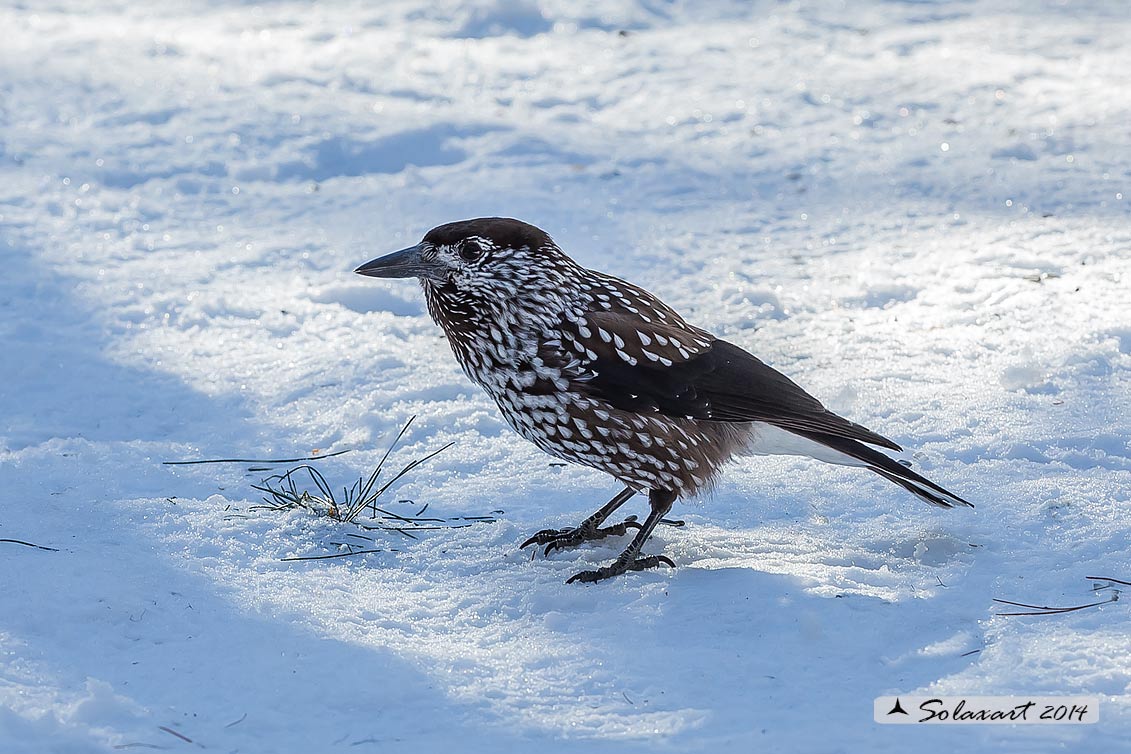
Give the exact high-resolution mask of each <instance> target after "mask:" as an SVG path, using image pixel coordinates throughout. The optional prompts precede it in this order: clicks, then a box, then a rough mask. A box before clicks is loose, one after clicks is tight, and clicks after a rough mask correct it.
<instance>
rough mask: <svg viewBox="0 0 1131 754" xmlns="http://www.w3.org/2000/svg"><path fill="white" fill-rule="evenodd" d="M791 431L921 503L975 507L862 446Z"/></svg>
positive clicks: (838, 439) (820, 434)
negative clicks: (852, 460) (857, 464)
mask: <svg viewBox="0 0 1131 754" xmlns="http://www.w3.org/2000/svg"><path fill="white" fill-rule="evenodd" d="M790 431H791V432H794V433H795V434H798V435H801V436H802V437H805V438H808V439H810V440H812V441H813V442H819V443H821V444H822V445H826V446H828V447H830V448H832V449H833V450H837V451H840V452H841V453H844V454H845V455H848V456H851V457H853V458H855V459H857V460H860V461H862V462H864V463H865V464H866V465H867V467H868V468H869V469H871V470H872V471H874V472H876V473H877V474H879V475H880V476H882V477H883V478H884V479H887V480H888V481H889V482H894V483H895V484H898V485H899V486H900V487H902V488H903V489H905V490H907V491H908V492H910V493H911V494H912V495H915V496H916V497H917V498H919V499H920V500H923V501H925V502H928V503H930V504H931V505H937V506H939V507H940V508H953V507H955V506H957V505H965V506H967V507H970V508H973V507H974V504H973V503H971V502H970V501H968V500H963V499H962V498H960V497H959V496H958V495H955V494H954V493H953V492H949V491H947V490H945V489H943V488H942V487H940V486H939V485H937V484H935V483H934V482H932V481H931V480H930V479H927V478H926V477H924V476H922V475H921V474H916V473H915V472H914V471H912V470H911V469H909V468H907V467H906V466H903V465H902V464H900V463H897V462H896V461H894V460H892V459H891V458H889V457H887V456H886V455H884V454H883V453H880V452H879V451H877V450H873V449H872V448H869V447H868V446H867V445H865V444H863V443H861V442H857V441H856V440H850V439H848V438H845V437H838V436H836V435H826V434H822V433H820V432H798V431H797V430H795V429H791V430H790Z"/></svg>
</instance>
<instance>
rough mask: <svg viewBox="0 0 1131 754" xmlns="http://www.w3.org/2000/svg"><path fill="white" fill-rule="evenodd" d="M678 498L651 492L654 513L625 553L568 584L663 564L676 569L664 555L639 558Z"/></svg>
mask: <svg viewBox="0 0 1131 754" xmlns="http://www.w3.org/2000/svg"><path fill="white" fill-rule="evenodd" d="M676 497H678V495H677V493H675V492H673V491H671V490H649V492H648V503H649V504H650V505H651V506H652V512H651V513H649V514H648V518H646V519H645V520H644V525H643V526H641V527H640V531H638V532H636V536H635V537H633V538H632V542H631V543H630V544H629V545H628V547H626V548H625V550H624V552H622V553H621V554H620V556H619V557H617V559H616V560H614V561H613V562H612V563H611V564H609V565H607V566H602V567H601V568H598V569H597V570H595V571H581V572H580V573H575V574H574V575H573V576H572V577H571V578H570V580H569V581H567V582H566V583H567V584H572V583H573V582H575V581H581V582H593V581H601V580H602V579H610V578H612V577H613V576H619V575H620V574H622V573H625V572H627V571H643V570H644V569H645V568H655V567H656V566H658V565H660V564H661V563H662V564H663V565H668V566H671V567H672V568H675V563H673V562H672V561H671V559H670V558H668V557H666V556H664V555H651V556H648V557H643V558H642V557H639V556H640V550H641V549H642V548H643V547H644V542H646V541H647V539H648V537H649V536H650V535H651V534H652V530H653V529H655V528H656V524H658V523H660V519H661V518H663V517H664V516H665V515H667V512H668V511H670V510H671V509H672V503H674V502H675V499H676Z"/></svg>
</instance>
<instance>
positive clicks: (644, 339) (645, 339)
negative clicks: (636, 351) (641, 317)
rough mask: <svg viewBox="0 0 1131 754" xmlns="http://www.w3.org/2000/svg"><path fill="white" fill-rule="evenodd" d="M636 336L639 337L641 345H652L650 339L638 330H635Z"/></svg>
mask: <svg viewBox="0 0 1131 754" xmlns="http://www.w3.org/2000/svg"><path fill="white" fill-rule="evenodd" d="M636 337H638V338H640V345H642V346H650V345H652V339H651V338H649V337H648V336H647V335H645V334H644V333H642V332H640V331H639V330H637V331H636Z"/></svg>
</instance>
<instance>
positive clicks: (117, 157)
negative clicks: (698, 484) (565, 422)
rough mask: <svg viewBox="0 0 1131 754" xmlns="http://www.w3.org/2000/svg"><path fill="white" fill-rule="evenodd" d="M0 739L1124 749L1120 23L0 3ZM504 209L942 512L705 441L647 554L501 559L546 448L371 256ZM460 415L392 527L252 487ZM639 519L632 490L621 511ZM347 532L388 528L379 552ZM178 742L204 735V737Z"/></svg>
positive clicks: (1124, 219) (1022, 10)
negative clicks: (883, 439)
mask: <svg viewBox="0 0 1131 754" xmlns="http://www.w3.org/2000/svg"><path fill="white" fill-rule="evenodd" d="M0 28H3V29H4V30H5V31H4V36H3V40H2V41H0V70H2V75H0V255H2V256H0V259H2V262H3V275H0V342H2V344H3V351H4V356H3V361H4V369H3V372H4V376H3V379H2V380H0V415H2V416H3V421H2V423H0V480H2V481H3V488H4V504H3V507H2V508H0V539H13V540H21V541H24V542H30V543H34V544H38V545H42V546H44V547H51V548H56V550H55V551H48V550H42V549H36V548H32V547H28V546H25V545H20V544H17V543H13V542H0V750H2V751H4V752H5V753H8V752H12V753H22V752H45V751H51V752H91V751H94V752H97V751H114V750H120V749H128V748H153V747H161V748H169V749H173V748H185V747H190V748H195V747H196V746H202V747H204V748H208V749H214V750H223V751H241V752H260V751H262V752H280V751H294V752H310V751H333V750H351V751H352V750H365V749H370V750H379V751H438V750H453V749H454V750H457V751H471V752H474V751H484V752H488V751H489V752H495V751H506V750H524V749H532V748H535V747H536V748H537V749H538V750H540V751H545V752H557V751H568V750H574V749H575V748H576V747H577V746H578V745H579V744H584V745H585V746H586V747H587V748H589V749H591V750H593V751H598V752H599V751H616V752H621V751H625V752H632V751H645V750H647V751H655V750H670V751H721V752H731V751H733V752H745V751H751V750H755V749H758V750H767V751H820V752H839V751H846V752H848V751H875V752H885V751H891V752H895V751H906V750H908V749H910V748H912V747H914V748H915V749H916V750H917V751H923V752H936V751H937V752H944V751H946V752H949V751H952V750H955V749H956V748H960V747H961V748H963V749H965V750H972V751H973V750H995V751H1027V752H1028V751H1044V750H1077V751H1114V750H1120V749H1123V748H1125V747H1126V746H1127V745H1128V743H1129V742H1131V693H1129V692H1131V660H1129V659H1128V658H1129V655H1128V647H1129V646H1131V629H1128V627H1127V621H1126V620H1125V610H1126V608H1125V607H1124V606H1123V604H1122V603H1121V602H1116V603H1113V604H1106V605H1103V606H1100V607H1096V608H1090V609H1086V610H1081V611H1077V612H1074V613H1068V614H1063V615H1057V616H1049V617H1038V618H1033V617H1030V618H1018V617H1002V616H998V615H997V613H999V612H1002V611H1003V608H1002V606H1000V605H998V604H995V603H993V602H992V599H993V598H1001V599H1011V600H1017V601H1022V602H1032V603H1037V604H1047V605H1077V604H1087V603H1089V602H1093V601H1099V600H1101V599H1106V598H1107V597H1108V596H1109V595H1111V594H1112V593H1113V592H1112V590H1102V591H1099V592H1093V591H1092V585H1091V583H1090V582H1089V581H1087V580H1086V579H1085V577H1086V576H1110V577H1114V578H1122V579H1131V556H1129V554H1128V553H1129V549H1131V548H1129V547H1128V544H1129V541H1131V523H1129V521H1128V517H1127V515H1126V511H1127V509H1128V505H1129V503H1131V492H1129V490H1131V414H1129V413H1128V409H1127V407H1128V406H1129V405H1131V310H1129V307H1128V281H1129V280H1131V222H1129V221H1128V220H1129V209H1131V207H1129V204H1128V191H1129V189H1131V185H1129V184H1131V180H1129V179H1131V138H1129V133H1128V130H1127V123H1129V122H1131V84H1129V83H1128V79H1127V77H1126V61H1127V55H1128V45H1127V42H1126V40H1127V39H1131V21H1129V20H1128V18H1127V17H1126V13H1125V10H1124V9H1123V8H1122V6H1120V5H1119V4H1111V3H1102V2H1094V1H1092V2H1073V3H1057V2H1028V3H1020V2H1007V1H1006V0H969V1H968V2H963V3H956V4H937V3H930V2H923V3H920V2H898V1H896V0H892V1H891V2H884V3H869V4H857V3H852V4H844V5H840V4H836V3H817V4H791V3H770V2H759V3H754V4H748V3H741V2H717V3H709V4H700V3H690V2H686V3H685V2H671V3H652V2H643V1H641V0H618V1H617V2H613V3H597V2H582V3H575V2H564V0H563V1H559V0H545V1H544V2H534V1H532V0H494V1H493V2H485V3H471V2H456V0H448V1H447V2H442V3H437V4H429V5H427V6H425V5H421V4H417V3H410V2H407V0H406V1H403V2H402V1H392V2H384V3H356V2H355V3H346V2H343V3H321V4H317V5H306V4H299V3H293V2H286V1H284V2H276V3H266V4H262V5H252V4H242V3H222V2H193V3H186V4H160V5H158V4H144V3H137V4H125V3H120V2H103V3H98V4H94V3H84V2H79V0H55V1H54V2H41V3H35V4H25V3H11V4H7V5H6V6H4V7H3V8H0ZM495 214H502V215H508V216H514V217H519V218H522V219H524V220H527V221H529V222H533V223H535V224H537V225H539V226H541V227H543V228H545V229H546V230H547V231H548V232H550V233H551V234H552V235H553V236H554V237H555V239H556V240H557V241H558V242H559V243H560V244H561V245H562V246H563V248H565V249H566V250H568V251H569V252H570V253H571V254H572V255H573V256H574V257H575V258H577V259H578V260H579V261H581V262H582V263H584V264H586V265H589V266H592V267H597V268H600V269H602V270H605V271H608V272H611V273H613V274H617V275H621V276H623V277H626V278H629V279H631V280H632V281H634V282H636V283H638V284H641V285H644V286H645V287H647V288H649V289H651V290H653V291H655V292H656V293H658V294H659V295H661V296H662V297H663V298H664V299H665V300H667V301H668V302H670V303H671V304H672V305H674V306H675V307H676V308H677V309H679V310H680V311H682V312H684V313H685V314H687V315H688V316H689V318H690V319H691V320H692V321H694V322H696V323H697V324H700V325H702V326H705V327H708V328H710V329H712V330H714V331H715V332H717V333H719V334H721V335H724V336H726V337H727V338H729V339H730V340H732V341H734V342H736V343H738V344H740V345H742V346H744V347H746V348H748V349H750V350H751V351H753V352H754V353H756V354H757V355H758V356H760V357H761V358H763V359H764V360H766V361H768V362H769V363H771V364H773V365H775V366H776V367H778V368H780V369H782V370H783V371H785V372H786V373H788V374H789V375H790V376H791V377H793V378H794V379H795V380H797V381H798V382H799V383H800V384H802V385H803V386H805V387H806V388H807V389H809V390H810V391H811V392H813V393H814V394H815V395H817V396H818V397H820V398H821V399H822V400H824V401H825V402H826V403H827V404H828V405H829V406H830V407H832V408H833V409H834V410H837V411H838V412H841V413H843V414H845V415H847V416H848V417H850V418H852V419H853V420H855V421H858V422H861V423H863V424H865V425H866V426H869V427H872V428H874V429H876V430H877V431H880V432H881V433H883V434H885V435H887V436H889V437H892V438H893V439H894V440H896V441H897V442H899V443H900V444H902V445H904V446H905V447H907V448H908V449H909V451H908V454H907V456H906V457H907V458H908V459H910V460H912V461H913V462H914V463H915V464H916V467H917V468H918V469H920V470H922V471H923V473H925V474H927V475H928V476H930V477H931V478H933V479H935V480H936V481H938V482H940V483H941V484H943V485H945V486H947V487H950V488H952V489H954V491H955V492H957V493H958V494H960V495H962V496H963V497H966V498H968V499H970V500H972V501H973V502H974V503H975V504H976V506H977V507H976V509H975V510H973V511H966V510H954V511H935V510H932V509H930V508H929V507H928V506H925V505H922V504H920V503H918V502H917V501H915V500H914V499H913V498H911V497H910V496H909V495H907V494H906V493H905V492H903V491H902V490H900V489H899V488H897V487H895V486H894V485H889V484H886V483H885V482H884V481H883V480H881V479H879V478H873V477H871V476H870V475H866V474H863V473H862V472H860V471H859V470H857V469H847V468H837V467H831V466H822V465H819V464H816V463H812V462H808V461H806V460H803V459H798V458H789V457H780V458H756V459H749V460H745V461H743V462H741V463H737V464H735V465H734V466H733V467H732V468H731V469H730V470H729V472H728V474H727V475H726V476H725V477H724V479H723V481H722V483H721V484H720V485H719V488H718V489H717V490H716V492H715V493H714V494H713V496H711V497H709V498H707V499H704V500H697V501H689V502H688V503H686V504H682V505H679V506H677V508H676V509H675V511H674V512H673V515H676V516H678V517H679V518H682V519H685V520H686V521H687V526H685V527H682V528H668V527H661V529H660V530H659V531H658V533H657V535H656V539H655V542H654V543H653V544H652V545H651V546H650V547H649V548H648V551H650V552H660V551H662V552H664V553H666V554H667V555H669V556H671V557H672V558H673V559H675V561H676V562H677V563H678V564H679V567H678V568H677V569H675V570H657V571H651V572H646V573H634V574H629V575H628V576H627V577H625V578H620V579H617V580H615V581H613V582H609V583H602V584H598V585H593V586H579V585H576V584H575V585H569V586H567V585H565V584H564V581H565V580H566V578H568V577H569V576H570V575H571V574H573V573H574V572H576V571H578V570H580V569H582V568H587V567H592V566H593V565H594V564H598V563H601V562H607V561H608V560H610V559H611V558H612V557H614V556H615V554H616V553H617V551H618V549H619V546H622V545H623V542H622V541H610V542H608V543H603V544H600V545H596V546H592V547H586V548H581V549H578V550H571V551H566V552H559V553H555V554H553V555H552V556H551V557H550V558H548V559H545V560H544V559H542V558H541V557H539V558H536V559H534V560H533V561H532V560H531V559H530V558H529V554H528V553H523V552H520V551H519V550H518V549H517V545H518V544H519V543H520V542H522V540H523V539H524V538H525V537H526V536H528V535H529V534H530V533H532V532H534V531H536V530H538V529H541V528H544V527H547V526H564V525H570V524H573V523H576V522H578V521H579V520H580V519H581V518H583V517H584V516H585V515H587V514H588V513H590V512H591V511H592V510H594V509H595V508H596V507H597V506H598V505H600V504H601V503H603V502H604V501H605V500H607V499H608V498H609V497H610V496H612V494H614V493H615V492H616V491H617V486H616V485H615V484H613V483H612V482H611V480H609V479H608V478H607V477H604V476H602V475H601V474H599V473H597V472H594V471H590V470H586V469H582V468H575V467H565V468H563V467H560V466H557V465H552V460H553V459H550V458H548V457H547V456H544V455H542V454H541V453H540V452H539V451H538V450H537V449H536V448H534V447H532V446H530V445H529V444H527V443H526V442H525V441H523V440H521V439H520V438H518V437H517V436H515V435H514V434H513V433H511V432H510V431H509V430H508V429H507V428H506V427H505V425H504V424H503V423H502V421H501V419H500V418H499V416H498V413H497V411H496V409H495V408H494V406H493V405H492V404H491V403H490V402H489V400H488V399H487V398H486V397H485V396H484V395H482V394H481V393H480V392H479V391H478V390H477V389H476V388H474V386H472V385H471V384H470V383H468V382H467V380H466V378H464V377H463V375H462V374H461V373H460V372H459V369H458V367H457V366H456V365H455V363H454V360H453V359H452V357H451V354H450V353H449V351H448V347H447V345H446V343H445V342H444V341H443V339H442V336H441V335H440V333H439V331H438V330H437V329H436V328H435V327H434V326H433V325H432V323H431V322H430V320H429V319H428V317H427V314H426V312H425V311H424V308H423V304H422V301H421V296H420V293H419V291H418V290H417V289H415V288H414V286H412V285H411V284H409V283H407V282H404V281H387V282H386V281H374V280H367V279H362V278H359V277H357V276H355V275H353V274H352V272H351V270H352V269H353V268H354V267H355V266H356V265H358V264H360V263H362V262H365V261H367V260H368V259H371V258H373V257H375V256H377V255H379V254H381V253H384V252H387V251H391V250H394V249H397V248H401V247H403V246H405V245H408V244H410V243H413V242H415V241H416V240H418V238H419V237H420V236H421V235H423V233H424V232H425V231H427V230H428V229H429V228H430V227H432V226H434V225H437V224H439V223H442V222H446V221H450V220H455V219H460V218H466V217H473V216H478V215H495ZM414 415H416V416H418V418H417V420H416V422H415V423H414V424H413V426H412V428H411V430H410V432H409V434H408V436H407V437H406V441H405V444H404V445H403V446H402V448H401V449H399V450H398V451H396V452H395V453H394V456H393V461H394V462H395V463H396V464H403V463H405V462H407V461H409V460H411V459H412V458H415V457H419V456H420V455H423V454H424V453H426V452H428V451H431V450H434V449H437V448H439V447H440V446H442V445H443V444H445V443H447V442H455V445H454V447H452V448H451V449H449V450H448V451H446V452H445V453H443V454H441V455H440V456H438V457H437V458H435V459H434V460H432V461H430V462H429V463H428V464H427V466H426V467H422V468H421V469H418V470H416V471H415V472H413V473H411V474H410V475H409V476H408V477H406V479H405V481H404V482H403V483H398V485H397V486H396V487H395V488H394V489H393V490H392V491H391V495H392V499H394V500H395V499H411V500H414V501H416V502H417V503H418V504H424V503H428V504H429V511H430V512H432V513H433V514H436V515H440V516H443V517H456V516H474V515H490V514H491V512H492V511H502V513H499V514H496V518H497V520H496V521H495V522H493V523H483V524H478V525H475V526H472V527H469V528H461V529H445V530H441V531H436V532H430V533H428V534H427V535H424V536H421V538H420V539H418V540H416V541H406V540H404V539H403V538H397V537H395V536H393V535H388V538H387V539H382V538H379V542H378V545H379V547H380V549H382V550H384V551H383V552H380V553H376V554H371V555H362V556H356V557H349V558H339V559H332V560H316V561H309V560H307V561H282V560H281V558H284V557H288V556H305V555H312V554H330V553H334V552H338V551H339V550H338V548H336V547H335V546H334V545H333V544H332V543H333V542H336V541H340V539H341V538H342V537H343V535H344V533H348V532H349V531H352V529H351V527H349V526H346V525H343V524H338V523H335V522H333V521H331V520H329V519H327V518H325V517H317V516H313V515H310V514H306V513H301V512H293V511H292V512H276V511H266V510H257V509H254V507H253V506H254V505H255V504H256V503H257V502H258V494H257V493H256V492H255V491H254V490H252V489H251V487H250V485H252V484H257V483H259V481H260V480H261V479H262V478H263V477H264V475H265V472H255V471H249V470H248V464H243V465H240V464H226V465H201V466H165V465H162V463H161V462H162V461H169V460H184V459H192V458H222V457H254V458H279V457H283V458H288V457H294V456H300V455H306V454H309V453H311V452H313V451H315V450H318V451H319V452H321V453H326V452H330V451H335V450H342V449H347V448H348V449H352V452H351V453H348V454H345V455H342V456H337V457H335V458H332V459H327V460H324V461H320V462H318V466H319V468H320V469H322V470H323V471H324V473H325V474H326V475H327V476H328V477H330V478H331V479H334V480H341V483H346V484H348V483H349V482H350V481H351V480H352V479H356V478H357V476H359V475H361V474H365V473H368V471H369V469H371V468H372V466H373V464H374V463H376V461H377V460H378V459H379V457H380V455H381V454H382V453H383V452H384V449H385V447H386V446H387V444H388V442H389V441H390V440H391V438H392V437H393V436H394V435H395V433H396V431H397V430H399V428H400V427H401V426H402V425H403V424H404V422H405V421H406V420H407V419H408V418H409V417H411V416H414ZM639 506H640V501H639V499H637V500H634V501H632V502H630V503H629V506H628V507H629V508H630V509H631V510H630V511H629V512H635V513H640V512H641V510H640V508H639ZM382 536H384V535H382ZM917 691H921V692H924V693H966V694H977V695H989V694H1013V693H1016V694H1037V693H1063V694H1090V695H1096V696H1099V697H1100V698H1101V711H1100V722H1099V724H1098V725H1095V726H1088V727H1069V726H1042V727H1039V728H1026V727H1023V726H992V727H990V726H985V727H977V726H969V727H952V728H947V729H945V730H944V729H939V728H932V729H922V728H917V727H914V726H883V727H881V726H877V725H875V724H874V723H873V722H872V720H871V705H872V699H873V698H874V697H876V696H880V695H887V694H898V693H911V692H917ZM184 739H191V742H192V743H189V742H188V741H186V740H184Z"/></svg>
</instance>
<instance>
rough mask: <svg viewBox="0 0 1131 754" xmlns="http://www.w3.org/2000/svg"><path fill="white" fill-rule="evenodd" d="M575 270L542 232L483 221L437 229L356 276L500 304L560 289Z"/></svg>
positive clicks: (521, 224)
mask: <svg viewBox="0 0 1131 754" xmlns="http://www.w3.org/2000/svg"><path fill="white" fill-rule="evenodd" d="M575 269H577V266H576V264H575V263H574V262H573V261H572V260H571V259H569V257H567V256H566V255H565V254H563V253H562V252H561V250H560V249H558V247H557V245H556V244H555V243H554V242H553V240H552V239H551V238H550V236H549V235H547V234H546V232H545V231H543V230H541V229H539V228H536V227H534V226H533V225H530V224H528V223H524V222H522V221H520V220H512V219H510V218H505V217H481V218H478V219H475V220H461V221H459V222H454V223H447V224H446V225H440V226H438V227H435V228H433V229H432V230H430V231H428V233H426V234H425V236H424V239H423V240H422V241H421V242H420V243H418V244H416V245H415V246H410V247H408V248H407V249H402V250H400V251H396V252H393V253H392V254H387V255H385V256H383V257H378V258H377V259H374V260H372V261H370V262H366V263H365V264H363V265H361V266H360V267H358V268H357V269H356V270H354V272H357V273H358V274H360V275H368V276H370V277H381V278H405V277H415V278H418V279H419V280H420V282H421V283H422V284H423V285H424V288H425V290H430V291H433V292H434V291H437V290H440V291H446V292H449V293H452V294H463V296H462V297H467V298H474V299H478V300H481V301H486V302H496V301H497V302H504V301H507V300H513V299H515V298H516V297H517V298H525V297H528V296H530V295H532V294H536V293H538V292H546V291H549V290H554V289H556V288H559V287H561V286H562V285H563V284H564V283H565V280H566V279H567V278H568V276H569V274H570V273H571V272H572V271H573V270H575Z"/></svg>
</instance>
